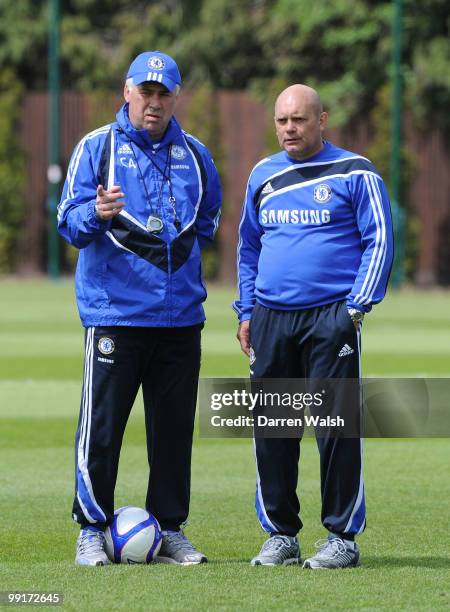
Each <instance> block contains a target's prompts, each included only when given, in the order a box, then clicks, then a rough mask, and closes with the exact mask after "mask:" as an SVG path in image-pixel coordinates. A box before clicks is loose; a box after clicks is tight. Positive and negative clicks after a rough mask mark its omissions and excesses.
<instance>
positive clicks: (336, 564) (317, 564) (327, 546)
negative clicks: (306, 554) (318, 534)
mask: <svg viewBox="0 0 450 612" xmlns="http://www.w3.org/2000/svg"><path fill="white" fill-rule="evenodd" d="M316 548H317V549H318V552H317V553H316V554H315V555H314V556H313V557H310V558H309V559H305V562H304V563H303V567H305V568H307V569H339V568H344V567H356V566H357V565H359V548H358V547H357V546H356V544H355V549H354V550H353V549H352V548H349V547H348V546H347V545H346V544H345V542H344V541H343V540H342V539H341V538H338V537H337V536H329V537H328V538H327V539H326V540H319V541H318V542H316Z"/></svg>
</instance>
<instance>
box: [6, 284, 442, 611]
mask: <svg viewBox="0 0 450 612" xmlns="http://www.w3.org/2000/svg"><path fill="white" fill-rule="evenodd" d="M232 299H233V292H232V291H229V290H224V289H220V288H212V289H211V291H210V298H209V302H208V305H207V314H208V323H207V326H206V327H205V331H204V340H203V349H204V352H203V363H202V375H203V376H245V375H246V373H247V363H246V360H245V359H244V357H243V356H241V355H240V354H239V352H238V347H237V343H236V340H235V338H234V335H235V327H236V325H235V320H234V315H233V313H232V312H231V310H230V309H229V303H230V302H231V300H232ZM0 312H1V319H0V347H1V350H0V439H1V444H0V462H1V463H0V465H1V470H0V516H1V520H2V541H1V545H0V591H6V590H14V591H21V590H26V591H60V592H62V593H63V594H64V606H63V607H64V609H67V610H112V609H121V608H123V609H129V610H194V609H196V610H209V609H210V610H256V609H265V610H294V609H299V608H300V609H302V608H303V609H313V610H318V609H331V608H334V609H338V610H344V609H358V610H380V609H386V610H387V609H391V610H436V609H448V608H449V607H450V546H449V542H450V537H449V520H448V514H447V512H448V511H449V500H450V478H449V457H450V440H448V439H433V440H423V439H422V440H367V441H366V444H365V457H366V463H365V477H366V491H367V502H368V503H367V505H368V528H367V530H366V532H365V533H364V534H363V535H362V536H361V538H360V539H359V544H360V547H361V550H362V555H363V557H362V559H363V565H362V566H361V567H360V568H358V569H356V570H348V571H338V572H330V573H327V572H323V573H321V572H307V571H303V570H301V569H299V568H293V567H290V568H252V567H250V566H249V564H248V561H249V559H250V558H251V557H252V556H253V555H254V554H255V552H256V551H257V550H258V549H259V547H260V545H261V543H262V541H263V539H264V534H263V533H262V532H261V530H260V528H259V526H258V524H257V520H256V517H255V515H254V512H253V495H254V486H255V485H254V463H253V450H252V444H251V441H250V440H230V439H227V440H225V439H224V440H211V439H200V438H198V436H197V437H196V441H195V446H194V456H193V478H192V505H191V517H190V526H189V527H188V531H187V533H188V535H189V536H190V537H191V538H192V540H193V541H194V542H195V543H196V544H197V545H198V546H199V548H201V550H203V551H204V552H205V553H206V554H207V555H208V556H209V558H210V563H208V564H207V565H204V566H197V567H187V568H179V567H167V566H156V565H155V566H151V565H150V566H109V567H106V568H80V567H76V566H75V565H74V562H73V561H74V544H75V539H76V535H77V528H76V526H75V525H74V524H73V523H72V522H71V520H70V508H71V502H72V494H73V483H72V479H73V448H72V445H73V434H74V431H75V426H76V419H77V413H78V404H79V394H80V380H81V374H82V354H83V336H82V331H81V328H80V324H79V321H78V317H77V313H76V310H75V306H74V299H73V289H72V282H71V281H62V282H59V283H53V284H52V283H47V282H44V281H15V280H4V281H1V282H0ZM363 345H364V361H363V366H364V374H365V375H366V376H370V375H399V376H400V375H403V376H418V375H420V376H442V377H449V378H450V294H449V293H444V292H430V293H428V294H425V293H417V292H412V291H411V292H402V293H397V294H396V293H393V292H391V295H390V296H389V298H388V299H386V301H385V302H383V304H381V305H379V306H378V307H376V309H375V310H374V313H373V314H371V315H370V317H368V320H367V322H366V324H365V329H364V337H363ZM133 412H134V414H133V417H132V419H131V421H130V423H129V426H128V428H127V432H126V440H125V445H124V450H123V454H122V460H121V466H120V472H119V481H118V485H117V495H116V505H117V506H120V505H125V504H134V505H139V506H142V505H143V503H144V498H145V487H146V479H147V467H146V463H145V451H144V446H145V440H144V430H143V418H142V406H141V404H140V401H139V402H138V405H137V406H136V407H135V410H134V411H133ZM299 492H300V495H301V501H302V519H303V522H304V529H303V532H302V536H301V546H302V552H303V555H308V554H309V553H310V552H312V550H313V548H314V542H315V541H316V540H317V539H319V538H321V537H323V536H324V532H323V530H322V528H321V525H320V494H319V475H318V457H317V451H316V448H315V443H314V441H313V440H305V441H304V443H303V445H302V462H301V478H300V487H299Z"/></svg>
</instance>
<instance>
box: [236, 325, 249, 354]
mask: <svg viewBox="0 0 450 612" xmlns="http://www.w3.org/2000/svg"><path fill="white" fill-rule="evenodd" d="M236 338H237V339H238V340H239V342H240V345H241V349H242V351H243V352H244V353H245V354H246V355H247V357H248V356H249V354H250V321H242V323H241V324H240V325H239V327H238V330H237V334H236Z"/></svg>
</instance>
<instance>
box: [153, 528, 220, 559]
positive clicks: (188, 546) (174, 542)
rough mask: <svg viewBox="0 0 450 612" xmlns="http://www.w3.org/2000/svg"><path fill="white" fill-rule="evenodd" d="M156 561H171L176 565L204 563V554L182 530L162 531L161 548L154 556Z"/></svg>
mask: <svg viewBox="0 0 450 612" xmlns="http://www.w3.org/2000/svg"><path fill="white" fill-rule="evenodd" d="M155 561H156V563H173V564H176V565H198V564H199V563H206V562H207V561H208V559H207V558H206V555H204V554H203V553H201V552H199V551H198V550H197V549H196V548H195V546H194V545H193V544H192V543H191V542H189V540H188V539H187V537H186V536H185V535H184V533H183V532H182V530H181V529H180V531H163V539H162V542H161V548H160V549H159V552H158V554H157V556H156V557H155Z"/></svg>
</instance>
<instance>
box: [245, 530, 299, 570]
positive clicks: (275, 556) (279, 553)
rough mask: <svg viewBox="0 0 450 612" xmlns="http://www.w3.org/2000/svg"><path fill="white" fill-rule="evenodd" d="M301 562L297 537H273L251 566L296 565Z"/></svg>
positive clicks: (264, 545) (251, 562) (252, 561)
mask: <svg viewBox="0 0 450 612" xmlns="http://www.w3.org/2000/svg"><path fill="white" fill-rule="evenodd" d="M299 562H300V547H299V544H298V540H297V538H296V537H290V536H287V535H273V536H270V538H268V539H267V540H266V541H265V542H264V544H263V545H262V548H261V550H260V551H259V554H258V555H257V556H256V557H254V558H253V559H252V560H251V561H250V565H294V564H295V565H296V564H298V563H299Z"/></svg>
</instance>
